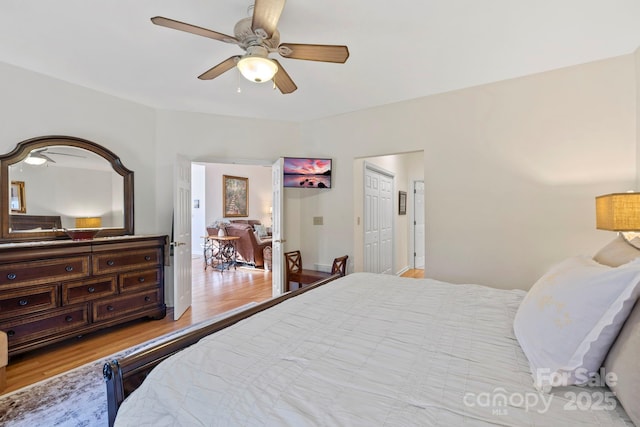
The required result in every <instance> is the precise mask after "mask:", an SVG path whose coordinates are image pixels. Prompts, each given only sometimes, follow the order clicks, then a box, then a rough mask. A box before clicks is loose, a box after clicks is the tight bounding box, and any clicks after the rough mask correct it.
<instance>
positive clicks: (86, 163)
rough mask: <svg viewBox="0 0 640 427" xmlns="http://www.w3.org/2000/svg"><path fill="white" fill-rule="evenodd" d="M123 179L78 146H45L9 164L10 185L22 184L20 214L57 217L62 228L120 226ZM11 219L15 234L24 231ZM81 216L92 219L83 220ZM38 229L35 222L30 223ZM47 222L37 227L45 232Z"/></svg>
mask: <svg viewBox="0 0 640 427" xmlns="http://www.w3.org/2000/svg"><path fill="white" fill-rule="evenodd" d="M122 180H123V178H122V177H121V176H120V175H119V174H117V173H116V172H115V171H114V170H113V168H112V167H111V164H110V163H109V162H108V161H107V160H106V159H104V158H103V157H101V156H99V155H97V154H95V153H93V152H91V151H88V150H84V149H82V148H78V147H68V146H55V145H54V146H49V147H44V148H40V149H35V150H31V152H30V153H29V155H28V156H27V157H26V158H24V159H23V160H22V161H20V162H18V163H14V164H13V165H10V166H9V181H13V182H15V181H20V182H24V186H25V188H27V189H28V191H27V192H26V194H25V196H26V200H25V202H26V203H25V205H26V206H28V210H26V211H25V212H23V213H25V214H27V215H30V216H45V217H46V216H54V217H55V216H59V217H60V223H61V226H62V228H76V227H82V228H87V226H89V228H96V227H97V228H122V227H124V194H123V182H122ZM15 216H16V215H11V217H10V224H9V226H10V228H11V230H12V231H14V232H28V231H36V230H34V229H25V228H24V226H25V224H24V221H21V220H20V219H17V220H16V221H15V222H16V224H15V226H14V224H13V222H14V218H15ZM85 218H94V220H93V221H91V222H87V221H86V220H85ZM76 223H77V225H76ZM32 225H37V224H32ZM49 225H51V224H44V223H43V224H40V225H38V227H35V228H36V229H40V230H45V229H46V228H43V227H47V226H49Z"/></svg>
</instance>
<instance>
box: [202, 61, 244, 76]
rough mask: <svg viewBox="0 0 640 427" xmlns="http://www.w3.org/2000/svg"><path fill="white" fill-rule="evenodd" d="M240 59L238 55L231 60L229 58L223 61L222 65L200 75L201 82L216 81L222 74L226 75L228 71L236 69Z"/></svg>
mask: <svg viewBox="0 0 640 427" xmlns="http://www.w3.org/2000/svg"><path fill="white" fill-rule="evenodd" d="M238 59H240V56H238V55H236V56H232V57H231V58H228V59H225V60H224V61H222V62H221V63H219V64H218V65H216V66H215V67H213V68H210V69H208V70H207V71H205V72H204V73H202V74H200V75H199V76H198V78H199V79H200V80H211V79H215V78H216V77H218V76H219V75H220V74H222V73H224V72H226V71H229V70H230V69H232V68H233V67H235V66H236V64H237V63H238Z"/></svg>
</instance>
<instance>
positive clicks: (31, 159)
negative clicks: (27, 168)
mask: <svg viewBox="0 0 640 427" xmlns="http://www.w3.org/2000/svg"><path fill="white" fill-rule="evenodd" d="M24 162H25V163H26V164H28V165H34V166H40V165H43V164H45V163H47V159H46V158H44V157H42V156H38V155H37V154H29V155H28V156H27V158H26V159H24Z"/></svg>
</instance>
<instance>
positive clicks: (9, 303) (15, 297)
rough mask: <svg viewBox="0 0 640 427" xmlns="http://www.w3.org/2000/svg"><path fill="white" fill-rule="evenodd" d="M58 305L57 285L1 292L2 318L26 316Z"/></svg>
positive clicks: (0, 314)
mask: <svg viewBox="0 0 640 427" xmlns="http://www.w3.org/2000/svg"><path fill="white" fill-rule="evenodd" d="M57 306H58V287H57V286H56V285H50V286H37V287H32V288H26V289H12V290H7V291H5V292H2V294H0V319H6V318H9V317H14V316H24V315H27V314H31V313H35V312H38V311H42V310H48V309H51V308H56V307H57Z"/></svg>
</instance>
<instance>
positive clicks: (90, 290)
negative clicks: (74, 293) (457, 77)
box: [87, 286, 96, 294]
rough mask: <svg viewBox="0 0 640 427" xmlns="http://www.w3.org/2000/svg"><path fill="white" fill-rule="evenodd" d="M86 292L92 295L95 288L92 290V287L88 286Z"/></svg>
mask: <svg viewBox="0 0 640 427" xmlns="http://www.w3.org/2000/svg"><path fill="white" fill-rule="evenodd" d="M87 291H89V293H90V294H92V293H94V292H95V291H96V288H94V287H93V286H89V287H88V288H87Z"/></svg>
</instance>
